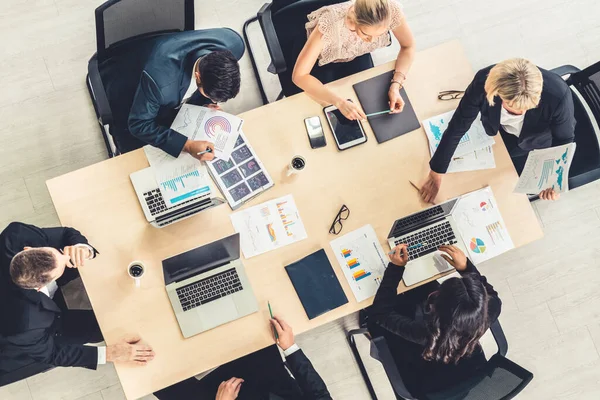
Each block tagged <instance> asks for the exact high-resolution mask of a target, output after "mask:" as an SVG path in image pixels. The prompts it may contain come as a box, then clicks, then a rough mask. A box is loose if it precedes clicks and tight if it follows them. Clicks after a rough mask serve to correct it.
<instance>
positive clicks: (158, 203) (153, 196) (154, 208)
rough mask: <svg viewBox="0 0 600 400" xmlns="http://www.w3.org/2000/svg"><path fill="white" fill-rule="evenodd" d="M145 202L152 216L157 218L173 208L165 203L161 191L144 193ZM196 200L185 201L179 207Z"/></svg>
mask: <svg viewBox="0 0 600 400" xmlns="http://www.w3.org/2000/svg"><path fill="white" fill-rule="evenodd" d="M144 200H145V201H146V205H147V206H148V209H149V210H150V215H152V216H155V215H156V214H159V213H161V212H163V211H165V210H168V209H169V208H172V207H168V206H167V203H165V201H164V199H163V197H162V194H161V193H160V189H153V190H150V191H149V192H146V193H144ZM194 200H196V199H192V200H187V201H183V202H181V203H179V204H177V205H178V206H181V205H182V204H186V203H190V202H192V201H194Z"/></svg>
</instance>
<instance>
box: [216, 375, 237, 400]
mask: <svg viewBox="0 0 600 400" xmlns="http://www.w3.org/2000/svg"><path fill="white" fill-rule="evenodd" d="M242 383H244V380H243V379H242V378H235V377H234V378H231V379H230V380H228V381H224V382H221V384H220V385H219V390H218V391H217V397H216V398H215V400H234V399H237V397H238V394H239V393H240V389H241V388H242Z"/></svg>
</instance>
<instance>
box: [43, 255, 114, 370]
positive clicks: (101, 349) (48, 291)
mask: <svg viewBox="0 0 600 400" xmlns="http://www.w3.org/2000/svg"><path fill="white" fill-rule="evenodd" d="M73 247H85V248H86V249H88V250H89V251H90V256H89V257H88V258H87V260H91V259H92V258H94V257H95V256H94V249H93V248H92V246H90V245H87V244H85V243H79V244H76V245H75V246H73ZM57 290H58V283H56V281H52V282H50V283H49V284H47V285H46V286H44V287H43V288H41V289H40V292H42V293H44V294H45V295H46V296H48V297H50V298H51V299H53V298H54V295H55V294H56V291H57ZM101 364H106V346H98V365H101Z"/></svg>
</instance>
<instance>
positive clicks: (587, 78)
mask: <svg viewBox="0 0 600 400" xmlns="http://www.w3.org/2000/svg"><path fill="white" fill-rule="evenodd" d="M568 82H569V83H570V84H572V85H574V86H575V87H576V88H577V89H578V90H579V92H580V93H581V96H582V97H583V98H584V99H585V101H586V103H587V105H588V106H589V107H590V109H591V111H592V114H593V115H594V117H595V118H596V122H597V123H600V62H597V63H596V64H594V65H591V66H589V67H587V68H586V69H584V70H583V71H581V72H577V73H575V74H572V75H571V77H570V78H569V80H568Z"/></svg>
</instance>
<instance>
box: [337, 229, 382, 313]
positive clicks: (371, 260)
mask: <svg viewBox="0 0 600 400" xmlns="http://www.w3.org/2000/svg"><path fill="white" fill-rule="evenodd" d="M329 244H330V245H331V248H332V250H333V253H334V254H335V257H336V258H337V260H338V263H339V264H340V267H341V268H342V271H343V272H344V276H345V277H346V280H348V284H349V285H350V288H351V289H352V293H354V297H356V301H359V302H360V301H363V300H366V299H368V298H369V297H372V296H375V293H377V289H378V288H379V285H380V284H381V280H382V279H383V273H384V272H385V269H386V267H387V264H388V262H389V261H388V258H387V255H386V253H385V251H383V248H382V247H381V244H379V240H378V239H377V235H376V234H375V230H374V229H373V227H372V226H371V225H365V226H363V227H362V228H360V229H357V230H355V231H352V232H350V233H347V234H345V235H344V236H342V237H340V238H337V239H335V240H332V241H331V242H329Z"/></svg>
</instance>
